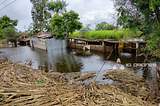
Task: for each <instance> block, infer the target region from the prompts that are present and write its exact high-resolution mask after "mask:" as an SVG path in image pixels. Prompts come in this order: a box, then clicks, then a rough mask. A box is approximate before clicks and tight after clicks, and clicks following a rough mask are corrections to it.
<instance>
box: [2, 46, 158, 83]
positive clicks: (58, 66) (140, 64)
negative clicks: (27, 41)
mask: <svg viewBox="0 0 160 106" xmlns="http://www.w3.org/2000/svg"><path fill="white" fill-rule="evenodd" d="M0 51H1V53H0V57H4V58H7V59H9V60H10V61H13V62H16V63H19V64H26V65H27V64H28V63H29V62H30V61H32V64H31V67H32V68H34V69H38V67H39V68H40V67H41V68H42V67H43V68H45V69H44V70H46V71H54V72H61V73H68V72H80V73H81V75H84V74H85V73H88V72H95V71H99V70H100V68H101V67H102V65H103V63H104V62H105V60H106V57H107V56H108V55H109V53H103V52H98V51H89V50H88V51H83V50H78V49H54V50H52V49H50V50H48V51H47V52H46V51H44V50H40V49H34V50H33V49H32V48H30V47H28V46H20V47H17V48H3V49H0ZM144 59H145V57H143V56H141V57H136V56H135V55H134V54H130V53H121V54H115V53H113V54H112V55H111V57H110V59H109V60H108V61H107V62H106V63H105V64H104V66H103V68H102V70H101V72H100V75H99V76H98V78H97V79H104V78H103V76H102V75H103V74H105V73H106V72H107V71H108V70H111V69H127V70H131V71H133V72H134V73H136V74H139V75H141V76H143V77H144V78H145V79H147V80H152V79H153V73H154V68H155V66H156V64H157V63H158V62H159V61H160V60H158V59H155V60H152V62H150V63H146V64H148V66H146V64H144Z"/></svg>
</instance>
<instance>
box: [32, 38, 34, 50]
mask: <svg viewBox="0 0 160 106" xmlns="http://www.w3.org/2000/svg"><path fill="white" fill-rule="evenodd" d="M32 48H33V50H34V44H33V40H32Z"/></svg>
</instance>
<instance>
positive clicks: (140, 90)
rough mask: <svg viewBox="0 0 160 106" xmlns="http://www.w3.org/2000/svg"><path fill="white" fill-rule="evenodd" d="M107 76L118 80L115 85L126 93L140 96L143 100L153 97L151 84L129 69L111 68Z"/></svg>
mask: <svg viewBox="0 0 160 106" xmlns="http://www.w3.org/2000/svg"><path fill="white" fill-rule="evenodd" d="M104 76H105V77H107V78H109V79H112V80H114V81H117V82H115V83H113V85H114V86H116V87H118V88H120V89H121V90H122V91H124V92H125V93H128V94H131V95H133V96H136V97H140V98H141V99H143V100H147V99H148V100H149V99H151V90H150V89H149V84H148V83H147V81H145V80H144V79H143V78H142V77H141V76H140V75H137V74H134V73H132V72H131V71H128V70H118V69H117V70H110V71H108V72H107V73H106V74H104Z"/></svg>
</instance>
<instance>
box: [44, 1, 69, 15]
mask: <svg viewBox="0 0 160 106" xmlns="http://www.w3.org/2000/svg"><path fill="white" fill-rule="evenodd" d="M67 6H68V4H67V3H66V1H63V0H62V1H60V0H56V1H53V0H52V1H50V2H49V3H47V7H48V10H49V11H52V12H53V13H54V14H59V13H62V12H64V11H65V10H66V7H67Z"/></svg>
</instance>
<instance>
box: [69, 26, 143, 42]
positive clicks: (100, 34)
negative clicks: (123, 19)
mask: <svg viewBox="0 0 160 106" xmlns="http://www.w3.org/2000/svg"><path fill="white" fill-rule="evenodd" d="M124 30H125V29H119V30H103V31H89V32H86V33H85V34H82V33H81V32H74V33H73V34H70V37H72V38H85V39H116V40H120V39H132V38H134V37H135V36H139V35H140V34H141V32H140V31H138V32H137V34H135V33H134V32H133V31H131V30H129V29H127V30H125V31H124Z"/></svg>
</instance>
